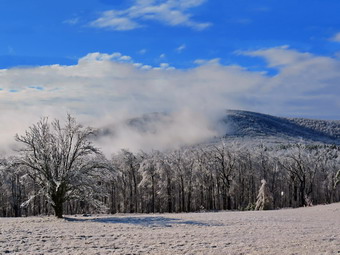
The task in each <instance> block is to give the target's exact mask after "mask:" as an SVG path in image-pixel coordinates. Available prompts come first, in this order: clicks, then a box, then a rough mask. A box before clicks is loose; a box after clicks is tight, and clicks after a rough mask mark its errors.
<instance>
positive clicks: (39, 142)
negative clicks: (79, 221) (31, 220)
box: [16, 115, 105, 218]
mask: <svg viewBox="0 0 340 255" xmlns="http://www.w3.org/2000/svg"><path fill="white" fill-rule="evenodd" d="M93 134H94V130H93V129H91V128H89V127H83V126H82V125H80V124H78V123H77V122H76V120H75V118H73V117H71V116H70V115H68V116H67V121H66V123H65V125H64V126H62V125H61V124H60V122H59V121H58V120H54V121H52V122H51V123H50V122H49V121H48V119H47V118H42V119H41V120H40V121H39V122H38V123H37V124H34V125H33V126H31V127H30V128H29V129H28V130H27V131H26V133H25V134H24V135H16V141H17V142H19V143H20V144H21V145H22V147H21V149H20V156H19V157H18V160H17V163H18V165H19V166H21V167H24V168H25V169H26V171H27V175H28V176H29V177H30V178H31V179H33V180H34V181H35V182H36V183H37V185H38V186H39V189H40V190H39V191H38V194H41V195H43V196H44V197H45V198H46V199H47V202H49V203H50V204H51V205H52V207H53V209H54V211H55V215H56V216H57V217H58V218H61V217H62V215H63V204H64V202H66V201H68V200H71V199H75V198H78V199H89V197H88V196H89V195H91V193H93V192H92V189H91V188H93V187H95V186H96V185H97V182H98V180H99V178H98V177H99V175H100V174H99V172H98V171H96V170H97V169H99V168H104V166H105V165H104V163H105V160H104V159H103V157H100V156H101V153H100V151H99V150H98V149H97V148H96V147H95V146H94V145H93V144H92V143H91V141H90V137H91V136H92V135H93ZM98 157H100V159H98ZM35 195H36V194H34V195H32V196H31V197H30V198H29V199H28V201H26V203H23V206H25V205H27V204H28V203H29V202H30V201H31V200H32V199H33V198H34V196H35Z"/></svg>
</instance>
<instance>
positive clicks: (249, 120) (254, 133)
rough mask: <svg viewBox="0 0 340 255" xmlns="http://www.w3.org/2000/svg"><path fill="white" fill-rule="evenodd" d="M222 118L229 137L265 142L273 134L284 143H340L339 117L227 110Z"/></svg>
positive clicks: (272, 136)
mask: <svg viewBox="0 0 340 255" xmlns="http://www.w3.org/2000/svg"><path fill="white" fill-rule="evenodd" d="M222 121H223V122H224V123H225V124H226V125H227V131H226V137H232V138H237V137H242V138H245V137H248V138H261V140H262V142H265V141H266V138H269V137H271V138H272V139H273V138H276V139H277V140H280V141H281V142H293V141H298V140H305V141H309V142H320V143H326V144H340V121H339V120H335V121H334V120H333V121H332V120H315V119H305V118H284V117H276V116H272V115H267V114H262V113H257V112H249V111H240V110H227V114H226V116H225V117H224V118H223V120H222Z"/></svg>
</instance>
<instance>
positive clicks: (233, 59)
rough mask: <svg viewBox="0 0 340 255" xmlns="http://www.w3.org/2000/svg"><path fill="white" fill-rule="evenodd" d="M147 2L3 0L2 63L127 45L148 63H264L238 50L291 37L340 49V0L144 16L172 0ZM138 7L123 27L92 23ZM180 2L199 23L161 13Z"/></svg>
mask: <svg viewBox="0 0 340 255" xmlns="http://www.w3.org/2000/svg"><path fill="white" fill-rule="evenodd" d="M139 2H143V1H139ZM144 2H145V4H144V5H143V6H144V7H141V6H142V3H138V1H133V0H127V1H126V0H125V1H122V0H87V1H79V0H72V1H65V0H60V1H44V0H32V1H25V0H2V1H1V3H0V17H1V18H0V19H1V25H0V35H1V40H0V68H8V67H13V66H29V65H47V64H63V65H65V64H75V63H77V60H78V59H79V58H81V57H83V56H85V55H86V54H88V53H90V52H102V53H113V52H121V53H123V54H124V55H129V56H131V57H132V58H133V59H134V60H136V61H138V62H143V63H145V64H149V65H157V64H159V63H161V62H165V61H166V62H168V63H169V64H171V65H172V66H175V67H177V68H190V67H193V65H194V64H193V62H194V61H195V60H196V59H213V58H220V59H221V63H223V64H241V65H243V66H246V67H249V68H255V69H257V68H261V67H264V65H263V63H261V61H260V60H253V59H249V58H242V57H240V56H237V55H236V54H235V52H237V51H238V50H255V49H259V48H269V47H276V46H280V45H289V46H290V47H291V48H294V49H296V50H299V51H308V52H311V53H315V54H318V55H326V56H333V55H334V54H335V52H336V51H338V50H339V49H340V44H339V43H336V42H332V41H330V40H329V39H330V38H332V37H333V36H334V35H335V34H336V33H338V32H339V29H338V28H339V25H340V24H339V23H340V17H339V13H338V11H339V10H340V2H339V1H336V0H327V1H321V0H319V1H315V0H312V1H311V0H309V1H304V0H301V1H296V0H285V1H277V0H260V1H252V0H240V1H229V0H224V1H221V0H220V1H217V0H207V1H191V2H192V5H191V6H188V7H183V8H181V7H179V4H177V5H176V3H175V4H174V5H173V7H172V8H171V7H169V9H168V10H165V11H164V12H163V13H160V12H159V13H157V12H150V13H149V14H151V15H154V16H156V17H154V18H149V19H146V18H143V16H144V17H145V16H146V14H145V12H143V11H144V10H142V9H143V8H144V9H145V8H146V7H145V6H146V5H149V6H153V7H159V6H161V4H164V3H166V2H171V1H144ZM148 2H149V3H148ZM173 2H190V1H173ZM138 6H139V7H138ZM132 7H135V8H140V9H141V10H140V13H139V14H138V15H136V17H134V18H130V20H131V21H132V22H134V23H136V26H135V27H130V28H129V27H125V28H124V27H123V22H121V23H116V25H115V26H114V25H111V26H109V25H106V26H105V24H100V22H98V23H97V24H93V23H94V21H96V20H98V19H99V18H100V17H101V16H104V13H105V12H106V11H110V10H115V11H117V12H119V11H120V12H124V11H125V12H126V13H124V14H121V15H120V16H119V17H121V18H124V17H127V16H128V15H129V13H128V12H129V9H130V8H132ZM174 10H175V11H176V10H177V11H179V12H181V13H182V15H186V16H187V17H188V19H189V20H190V22H191V23H192V24H187V23H188V22H185V21H183V22H180V21H179V22H178V23H177V24H175V23H173V24H171V19H175V18H176V17H175V15H173V17H169V20H162V19H161V18H162V16H163V17H164V16H165V15H166V13H169V12H171V11H174ZM130 12H131V11H130ZM151 15H150V16H151ZM157 15H158V17H157ZM200 25H201V26H202V27H200ZM181 46H182V47H181ZM176 49H182V50H176Z"/></svg>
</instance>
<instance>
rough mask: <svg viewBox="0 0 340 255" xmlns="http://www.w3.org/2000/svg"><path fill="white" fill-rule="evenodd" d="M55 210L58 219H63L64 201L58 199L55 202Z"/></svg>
mask: <svg viewBox="0 0 340 255" xmlns="http://www.w3.org/2000/svg"><path fill="white" fill-rule="evenodd" d="M53 209H54V213H55V216H56V217H57V218H62V217H63V202H62V199H60V198H57V199H56V200H55V201H54V206H53Z"/></svg>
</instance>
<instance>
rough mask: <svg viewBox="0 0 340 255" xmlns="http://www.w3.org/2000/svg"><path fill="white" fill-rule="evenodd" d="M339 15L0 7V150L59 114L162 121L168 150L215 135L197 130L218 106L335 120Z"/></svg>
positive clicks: (312, 5)
mask: <svg viewBox="0 0 340 255" xmlns="http://www.w3.org/2000/svg"><path fill="white" fill-rule="evenodd" d="M339 10H340V1H338V0H327V1H321V0H309V1H306V0H299V1H296V0H285V1H277V0H258V1H253V0H239V1H229V0H125V1H123V0H86V1H80V0H72V1H69V0H68V1H66V0H59V1H46V0H31V1H27V0H1V1H0V21H1V22H0V122H1V123H2V125H1V126H0V143H1V144H5V145H6V146H7V145H8V144H10V143H11V141H12V140H13V139H12V137H13V135H14V134H15V133H16V132H22V131H23V130H25V129H26V128H27V126H29V125H31V124H32V123H34V122H35V121H36V120H38V119H39V118H40V117H41V116H50V117H56V118H64V117H65V115H66V113H72V114H74V115H76V116H77V117H78V118H79V119H80V120H81V121H82V122H85V123H89V124H90V125H91V126H95V127H101V126H103V125H109V124H110V125H111V124H112V122H117V123H118V122H119V121H122V120H123V119H126V118H130V117H134V116H138V115H141V114H144V113H149V112H168V113H170V114H172V117H173V118H174V119H175V120H176V121H174V123H175V124H176V125H173V126H172V127H169V129H167V132H168V133H167V132H165V133H162V137H163V138H164V137H167V139H169V137H170V140H171V141H170V142H173V141H174V136H175V134H176V135H179V134H180V137H179V138H178V140H181V141H182V140H185V139H184V137H189V138H190V141H191V142H198V140H199V139H198V138H199V137H205V138H207V137H211V136H213V135H216V132H218V131H217V130H214V128H212V127H211V124H209V123H214V120H216V119H218V118H219V117H221V116H223V114H224V110H225V109H228V108H229V109H230V108H232V109H244V110H250V111H258V112H263V113H267V114H273V115H279V116H288V117H306V118H321V119H340V111H339V109H340V85H339V84H340V72H339V70H340V15H339ZM198 126H200V127H202V128H201V130H196V129H195V128H196V127H198ZM162 128H163V129H164V127H162ZM185 129H187V130H196V132H195V134H196V136H190V135H188V134H187V133H181V132H182V131H181V130H185ZM124 135H125V136H128V137H132V136H133V135H132V134H131V133H125V134H124ZM138 139H141V137H139V136H138V137H135V139H134V142H135V141H136V140H138ZM157 139H158V140H157ZM157 139H156V140H157V141H159V140H160V138H159V137H158V138H157ZM123 140H124V139H123ZM165 140H166V139H165ZM143 141H144V140H143ZM109 142H110V143H111V141H109ZM144 142H145V141H144ZM144 142H141V143H144ZM168 142H169V141H168ZM145 143H148V142H145ZM165 143H167V142H165ZM128 145H129V143H125V142H124V141H121V143H120V146H123V147H124V146H128ZM144 145H145V144H144ZM6 146H5V147H6ZM148 146H153V144H152V143H151V144H150V143H149V144H148ZM1 149H2V148H1V146H0V152H1Z"/></svg>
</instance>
